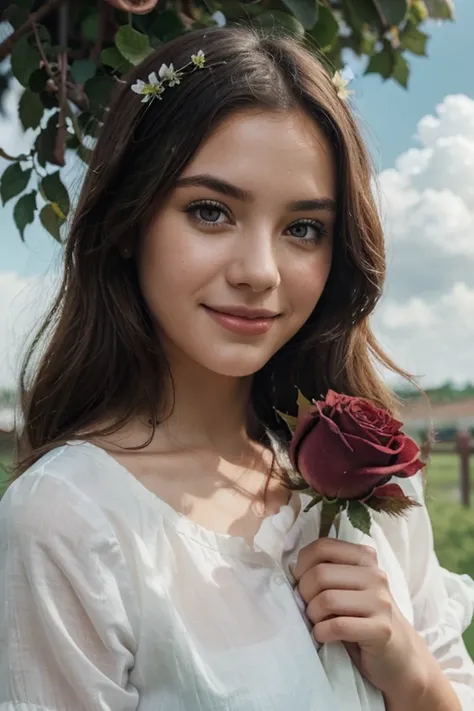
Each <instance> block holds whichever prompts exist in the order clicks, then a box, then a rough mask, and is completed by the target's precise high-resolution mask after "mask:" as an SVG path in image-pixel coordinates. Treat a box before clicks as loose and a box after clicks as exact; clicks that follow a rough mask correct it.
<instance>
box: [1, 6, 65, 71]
mask: <svg viewBox="0 0 474 711" xmlns="http://www.w3.org/2000/svg"><path fill="white" fill-rule="evenodd" d="M64 1H65V0H48V2H46V3H45V4H44V5H43V6H42V7H40V8H38V10H36V12H32V13H31V14H30V16H29V18H28V19H27V20H26V22H24V23H23V24H22V26H21V27H19V28H18V29H17V30H15V31H14V32H12V34H11V35H9V36H8V37H7V38H6V40H4V41H3V42H1V43H0V62H1V61H2V59H5V57H7V56H8V55H9V54H11V51H12V49H13V47H14V46H15V43H16V42H18V40H19V39H20V38H21V37H23V35H26V34H28V33H29V32H31V30H32V27H33V24H34V23H35V22H40V21H41V20H42V19H43V17H46V15H49V13H50V12H52V11H53V10H55V9H56V8H57V7H59V5H61V4H62V3H63V2H64Z"/></svg>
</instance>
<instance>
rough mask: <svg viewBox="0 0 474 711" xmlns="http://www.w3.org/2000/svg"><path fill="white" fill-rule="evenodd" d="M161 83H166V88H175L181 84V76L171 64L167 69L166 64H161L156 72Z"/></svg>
mask: <svg viewBox="0 0 474 711" xmlns="http://www.w3.org/2000/svg"><path fill="white" fill-rule="evenodd" d="M158 74H159V75H160V79H161V81H166V82H168V86H177V85H178V84H179V83H180V82H181V77H182V76H183V75H182V73H181V72H180V71H177V70H176V69H175V68H174V67H173V65H172V64H170V65H169V67H168V66H167V65H166V64H162V65H161V67H160V70H159V72H158Z"/></svg>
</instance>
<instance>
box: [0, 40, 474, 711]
mask: <svg viewBox="0 0 474 711" xmlns="http://www.w3.org/2000/svg"><path fill="white" fill-rule="evenodd" d="M163 65H166V66H163ZM171 65H172V66H171ZM160 70H161V71H160ZM341 94H342V92H341V91H338V90H337V87H336V86H335V84H334V83H333V81H332V78H331V76H330V75H329V74H328V73H327V72H326V70H325V69H324V68H323V67H322V66H321V65H320V63H318V61H317V60H316V59H314V58H313V57H312V56H311V55H310V54H309V53H307V52H306V51H305V50H304V49H303V48H301V47H300V46H299V45H298V44H297V43H295V42H294V41H291V40H289V39H282V38H280V39H278V38H272V37H269V36H259V35H257V34H255V33H254V32H251V31H248V30H244V29H216V30H205V31H199V32H195V33H191V34H187V35H185V36H184V37H181V38H179V39H177V40H175V41H173V42H171V43H169V44H167V45H165V46H163V47H160V48H159V49H158V50H157V51H156V52H155V53H154V54H153V55H151V56H150V57H149V58H148V59H147V60H146V61H145V62H144V63H143V64H142V65H140V66H139V67H137V68H136V69H134V70H133V72H132V74H131V75H130V76H129V77H128V78H127V81H126V82H125V83H124V84H123V85H122V86H121V87H120V90H119V92H118V95H117V97H116V99H115V101H114V103H113V106H112V108H111V110H110V112H109V114H108V116H107V120H106V124H105V127H104V129H103V131H102V135H101V137H100V139H99V141H98V144H97V147H96V149H95V152H94V156H93V160H92V164H91V166H90V168H89V171H88V174H87V177H86V180H85V183H84V187H83V191H82V195H81V198H80V201H79V205H78V207H77V211H76V214H75V218H74V222H73V224H72V225H71V229H70V234H69V238H68V242H67V245H66V249H65V257H64V259H65V262H64V277H63V281H62V286H61V289H60V292H59V295H58V297H57V300H56V303H55V305H54V307H53V309H52V311H51V314H50V316H49V318H48V320H47V322H46V324H45V325H44V327H43V329H42V330H41V332H40V334H39V337H38V339H37V340H36V342H35V344H34V346H33V348H32V351H31V352H30V353H29V355H28V359H27V363H26V366H25V369H24V372H23V379H22V380H23V417H24V427H23V430H22V434H21V442H20V445H21V446H20V458H19V461H18V467H17V472H16V474H17V476H16V478H15V481H13V483H12V484H11V486H10V487H9V489H8V491H7V493H6V495H5V496H4V498H3V500H2V502H1V504H0V571H1V580H2V583H1V588H0V589H1V593H0V594H1V600H0V602H1V604H0V709H1V711H33V710H34V711H99V710H100V711H106V710H107V711H131V710H132V709H139V710H140V711H162V710H163V711H198V710H199V711H224V710H225V711H257V710H258V711H288V709H289V708H290V707H291V708H295V709H298V710H299V711H336V709H337V711H381V710H382V709H389V711H399V710H403V711H412V710H413V711H415V709H416V711H425V710H426V711H428V710H429V711H435V710H436V711H459V710H460V709H462V710H463V711H469V709H471V710H472V708H474V665H473V663H472V662H471V660H470V659H469V657H468V655H467V652H466V650H465V647H464V645H463V642H462V637H461V635H462V632H463V630H464V628H465V627H466V626H467V625H468V624H469V621H470V617H471V614H472V597H473V596H472V592H471V589H470V587H469V579H467V578H464V579H463V578H461V577H457V576H455V575H452V574H450V573H448V572H447V571H443V570H442V569H441V568H440V567H439V565H438V562H437V560H436V557H435V555H434V552H433V542H432V534H431V528H430V523H429V519H428V516H427V513H426V510H425V508H423V507H420V508H417V509H415V510H413V511H412V512H411V513H410V514H409V516H407V518H406V519H402V520H400V519H397V520H396V521H395V520H387V519H388V517H387V518H384V517H383V516H380V518H379V519H378V520H377V521H375V522H374V538H373V540H372V539H369V538H368V537H365V540H364V541H363V542H362V539H361V538H357V537H355V534H354V539H353V540H351V535H352V534H351V533H350V530H349V529H350V527H347V530H346V534H345V537H346V539H347V540H334V539H321V540H317V531H318V511H317V509H316V508H315V509H312V510H311V511H310V512H308V513H304V512H303V510H302V509H303V506H302V505H303V504H304V503H306V495H305V494H302V493H301V489H302V488H303V486H304V484H303V483H302V482H301V480H300V479H299V478H298V477H297V476H296V474H295V473H294V472H292V471H291V469H290V468H289V467H288V466H287V457H286V454H287V447H288V433H287V430H286V429H285V427H284V423H283V422H282V421H281V420H280V418H279V417H278V415H277V414H276V412H275V409H279V410H280V411H286V412H290V413H291V412H292V411H293V412H294V409H295V399H296V390H295V387H296V386H297V387H299V388H300V389H301V390H302V391H303V392H304V393H305V394H306V395H307V396H308V397H315V396H317V395H319V394H321V393H325V392H326V391H327V390H328V388H333V389H334V390H336V391H340V392H343V393H347V394H354V395H361V396H365V397H367V398H371V399H372V400H373V401H374V402H375V403H377V404H378V405H381V406H384V407H387V408H389V409H391V410H392V409H393V406H394V404H393V398H392V397H391V395H390V393H389V392H388V391H387V390H386V388H385V386H384V384H383V383H382V382H381V381H380V380H379V378H378V377H377V375H376V372H375V369H374V366H373V363H372V359H373V357H374V356H375V357H376V358H378V359H379V361H381V362H382V363H383V364H385V365H386V366H388V367H389V368H392V369H393V370H397V369H396V367H395V366H394V365H393V364H392V363H391V362H390V360H389V359H388V358H387V356H385V355H384V353H383V352H382V351H381V349H380V347H379V346H378V345H377V343H376V341H375V339H374V337H373V335H372V333H371V330H370V327H369V321H368V320H369V317H370V315H371V313H372V311H373V310H374V307H375V305H376V303H377V300H378V299H379V297H380V294H381V289H382V283H383V278H384V247H383V236H382V232H381V227H380V223H379V220H378V216H377V210H376V207H375V205H374V201H373V198H372V194H371V185H370V180H371V174H370V169H369V163H368V159H367V155H366V152H365V150H364V147H363V144H362V142H361V139H360V136H359V133H358V131H357V128H356V124H355V121H354V119H353V117H352V116H351V113H350V111H349V109H348V107H347V105H346V103H345V102H344V100H343V98H341ZM38 354H39V355H40V357H39V358H38ZM398 372H400V371H398ZM406 488H407V491H410V493H411V494H412V495H417V496H418V497H419V498H420V499H421V498H422V490H421V485H420V481H419V480H418V479H416V480H415V479H413V480H407V483H406ZM470 596H471V597H470Z"/></svg>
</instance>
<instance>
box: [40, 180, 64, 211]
mask: <svg viewBox="0 0 474 711" xmlns="http://www.w3.org/2000/svg"><path fill="white" fill-rule="evenodd" d="M40 189H41V194H42V195H43V196H44V198H45V199H46V200H48V202H51V203H53V204H56V205H58V206H59V209H60V211H61V213H62V215H63V217H66V216H67V214H68V212H69V195H68V192H67V189H66V188H65V187H64V185H63V183H62V182H61V178H60V177H59V170H56V171H55V172H54V173H50V174H49V175H45V177H44V178H43V179H42V181H41V184H40Z"/></svg>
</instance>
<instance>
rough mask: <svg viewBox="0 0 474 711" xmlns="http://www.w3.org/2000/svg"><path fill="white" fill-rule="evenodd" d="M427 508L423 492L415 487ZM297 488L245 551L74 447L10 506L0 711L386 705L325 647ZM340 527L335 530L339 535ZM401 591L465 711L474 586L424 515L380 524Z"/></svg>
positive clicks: (472, 700)
mask: <svg viewBox="0 0 474 711" xmlns="http://www.w3.org/2000/svg"><path fill="white" fill-rule="evenodd" d="M404 487H405V490H406V491H407V493H410V494H411V495H412V496H417V497H418V499H422V488H421V480H420V478H419V477H414V478H412V479H410V480H407V481H406V482H404ZM309 500H310V499H309V497H308V496H307V495H304V494H299V493H296V492H294V493H293V495H292V497H291V499H290V503H289V504H288V505H285V506H282V507H281V509H280V511H279V513H277V514H274V515H273V516H270V517H268V518H266V519H264V520H263V521H262V524H261V527H260V530H259V532H258V534H257V535H256V536H255V538H254V540H253V544H252V545H249V544H248V543H246V542H245V540H244V539H243V538H239V537H234V536H231V535H228V534H223V533H216V532H213V531H210V530H208V529H206V528H204V527H202V526H200V525H198V524H197V523H194V522H192V521H191V520H190V519H188V518H186V517H185V516H184V515H181V514H179V513H177V512H176V511H175V510H174V509H172V508H171V506H170V505H169V504H167V503H165V502H164V501H163V500H161V499H160V498H158V497H157V496H156V495H155V494H153V493H151V492H150V491H149V490H148V489H146V488H145V487H144V486H143V485H142V484H141V483H140V482H139V481H138V480H137V479H136V478H135V477H134V476H133V475H132V474H131V473H130V472H128V471H127V470H126V469H125V468H124V467H122V466H121V465H120V464H119V463H118V462H117V461H116V460H115V459H113V458H112V457H111V456H109V455H108V454H107V453H106V452H105V451H104V450H102V449H100V448H99V447H96V446H94V445H92V444H89V443H87V442H71V443H70V444H68V445H66V446H64V447H58V448H56V449H55V450H53V451H52V452H50V453H48V454H47V455H45V456H44V457H42V459H41V460H39V461H38V462H37V463H36V464H35V465H34V466H33V467H31V468H30V469H29V470H28V471H27V472H25V473H24V474H23V475H22V476H21V477H20V478H19V479H18V480H17V481H15V482H14V483H13V484H12V485H11V486H10V488H9V489H8V491H7V493H6V494H5V495H4V497H3V499H2V501H1V502H0V711H99V710H100V711H132V709H133V710H135V709H138V710H139V711H288V709H290V708H294V709H297V711H382V710H383V709H384V708H385V704H384V701H383V697H382V695H381V694H380V693H379V692H378V690H377V689H375V688H374V687H373V686H371V685H370V684H369V683H368V682H366V681H365V680H364V679H363V678H362V677H361V676H360V674H359V672H358V671H357V669H356V668H355V667H354V665H353V664H352V661H351V659H350V657H349V655H348V654H347V652H346V650H345V647H344V645H343V644H341V643H331V644H326V645H323V646H322V647H321V648H319V645H317V644H316V643H315V642H314V640H313V638H312V636H311V633H310V630H311V625H310V623H309V622H308V620H307V619H306V617H305V615H304V604H303V603H302V600H301V598H299V597H298V594H297V593H296V592H295V591H294V589H293V586H292V583H293V582H294V579H293V577H292V575H291V572H290V565H294V564H295V562H296V558H297V555H298V551H299V550H300V549H301V547H303V546H305V545H307V544H308V543H310V542H311V541H312V540H314V539H315V538H316V535H317V531H318V527H319V507H314V508H313V509H311V510H310V512H307V513H304V512H303V511H302V508H303V506H302V504H303V505H304V504H305V503H307V501H309ZM333 532H334V531H333ZM340 537H341V538H345V539H346V540H352V541H355V542H360V543H365V544H369V545H374V546H375V547H376V549H377V552H378V559H379V565H380V567H381V568H383V569H384V570H385V572H386V573H387V574H388V576H389V580H390V584H391V589H392V593H393V596H394V598H395V600H396V602H397V603H398V605H399V607H400V609H401V610H402V612H403V613H404V615H405V616H406V617H407V618H408V619H409V620H410V622H411V623H412V624H413V625H414V626H415V628H416V629H417V630H418V632H419V633H420V634H421V635H422V636H423V638H424V639H425V641H426V643H427V644H428V647H429V648H430V650H431V652H432V653H433V655H434V656H435V657H436V659H437V661H438V663H439V664H440V666H441V668H442V669H443V671H444V673H445V674H446V676H447V677H448V679H449V680H450V681H451V682H452V684H453V687H454V689H455V690H456V692H457V694H458V696H459V699H460V700H461V702H462V708H463V711H472V710H473V709H474V664H473V662H472V661H471V660H470V658H469V656H468V654H467V652H466V649H465V646H464V644H463V641H462V637H461V635H462V633H463V631H464V630H465V628H466V627H467V626H468V625H469V623H470V621H471V618H472V614H473V606H474V582H473V581H472V580H471V579H470V578H468V576H457V575H454V574H452V573H449V572H447V571H445V570H443V569H441V568H440V567H439V564H438V562H437V559H436V557H435V555H434V553H433V540H432V532H431V526H430V522H429V519H428V515H427V513H426V509H425V508H424V507H423V508H417V509H414V510H412V511H411V512H410V513H409V515H408V516H407V518H404V519H396V520H395V519H391V518H390V517H388V516H383V515H379V514H377V515H376V516H375V520H374V526H373V537H372V538H369V537H367V536H364V535H363V534H361V533H360V532H358V531H356V530H355V529H353V528H352V527H351V526H350V524H349V523H348V522H347V520H346V519H343V521H342V525H341V531H340Z"/></svg>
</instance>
